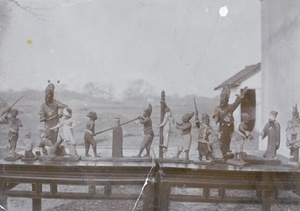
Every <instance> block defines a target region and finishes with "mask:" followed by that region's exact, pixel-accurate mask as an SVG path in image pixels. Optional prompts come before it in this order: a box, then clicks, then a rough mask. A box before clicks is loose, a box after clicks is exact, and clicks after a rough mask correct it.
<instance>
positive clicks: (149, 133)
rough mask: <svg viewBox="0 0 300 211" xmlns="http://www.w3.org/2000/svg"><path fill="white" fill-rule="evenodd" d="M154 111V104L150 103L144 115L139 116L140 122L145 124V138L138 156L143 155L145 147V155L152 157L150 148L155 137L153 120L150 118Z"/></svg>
mask: <svg viewBox="0 0 300 211" xmlns="http://www.w3.org/2000/svg"><path fill="white" fill-rule="evenodd" d="M151 113H152V105H151V104H149V105H148V108H147V109H146V110H144V114H143V116H139V119H140V123H141V124H143V125H144V139H143V142H142V144H141V146H140V151H139V153H138V155H137V156H136V157H141V155H142V153H143V151H144V149H146V155H145V157H150V148H151V144H152V141H153V138H154V132H153V130H152V120H151V118H150V116H151Z"/></svg>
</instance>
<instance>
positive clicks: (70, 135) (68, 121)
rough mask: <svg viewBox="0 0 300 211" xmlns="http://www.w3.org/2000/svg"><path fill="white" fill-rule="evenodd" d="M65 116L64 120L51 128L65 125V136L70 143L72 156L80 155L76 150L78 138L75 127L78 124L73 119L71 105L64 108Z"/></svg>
mask: <svg viewBox="0 0 300 211" xmlns="http://www.w3.org/2000/svg"><path fill="white" fill-rule="evenodd" d="M63 117H64V118H63V120H62V122H61V123H59V124H57V125H56V126H54V127H52V128H50V130H55V129H56V128H59V127H63V137H64V140H65V141H66V143H67V144H68V147H69V153H70V155H71V157H79V156H78V154H77V150H76V140H75V137H74V132H73V128H74V127H76V126H77V123H76V122H75V121H74V120H73V119H72V110H71V109H70V108H69V107H67V108H64V110H63Z"/></svg>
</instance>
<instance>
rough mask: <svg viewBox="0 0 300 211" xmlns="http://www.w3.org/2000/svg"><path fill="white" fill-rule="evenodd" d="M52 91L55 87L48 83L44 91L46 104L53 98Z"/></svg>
mask: <svg viewBox="0 0 300 211" xmlns="http://www.w3.org/2000/svg"><path fill="white" fill-rule="evenodd" d="M54 89H55V86H54V84H53V83H49V84H48V86H47V88H46V89H45V101H46V104H49V103H52V101H53V97H54Z"/></svg>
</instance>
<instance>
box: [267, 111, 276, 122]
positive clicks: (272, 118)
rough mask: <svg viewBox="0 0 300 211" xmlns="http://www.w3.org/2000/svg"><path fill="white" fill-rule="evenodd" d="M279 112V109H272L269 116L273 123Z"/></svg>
mask: <svg viewBox="0 0 300 211" xmlns="http://www.w3.org/2000/svg"><path fill="white" fill-rule="evenodd" d="M277 114H278V112H277V111H271V112H270V116H269V122H271V123H273V122H275V120H276V117H277Z"/></svg>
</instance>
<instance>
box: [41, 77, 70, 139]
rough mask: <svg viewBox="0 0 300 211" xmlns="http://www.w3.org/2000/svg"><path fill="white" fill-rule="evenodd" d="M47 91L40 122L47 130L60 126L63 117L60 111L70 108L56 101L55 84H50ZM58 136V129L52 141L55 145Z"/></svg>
mask: <svg viewBox="0 0 300 211" xmlns="http://www.w3.org/2000/svg"><path fill="white" fill-rule="evenodd" d="M48 82H49V84H48V86H47V88H46V89H45V102H44V103H43V104H42V105H41V109H40V112H39V114H40V122H44V123H45V129H49V128H51V127H54V126H56V125H57V124H58V122H59V118H60V117H62V114H59V113H58V111H59V110H60V109H61V110H62V109H64V108H66V107H68V106H67V105H66V104H64V103H62V102H60V101H58V100H55V99H54V90H55V86H54V84H53V83H50V81H48ZM57 135H58V128H57V129H56V130H55V131H54V133H52V135H51V137H50V140H51V141H52V143H53V144H55V142H56V140H57Z"/></svg>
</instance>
